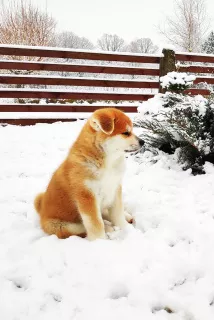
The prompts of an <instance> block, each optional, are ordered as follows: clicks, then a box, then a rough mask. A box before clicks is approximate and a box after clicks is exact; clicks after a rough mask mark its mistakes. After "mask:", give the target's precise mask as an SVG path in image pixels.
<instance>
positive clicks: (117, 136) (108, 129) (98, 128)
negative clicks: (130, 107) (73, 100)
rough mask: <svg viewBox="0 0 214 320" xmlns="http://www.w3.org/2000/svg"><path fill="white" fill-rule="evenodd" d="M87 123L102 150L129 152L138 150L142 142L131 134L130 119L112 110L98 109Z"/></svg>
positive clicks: (120, 112) (118, 111)
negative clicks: (99, 142) (97, 138)
mask: <svg viewBox="0 0 214 320" xmlns="http://www.w3.org/2000/svg"><path fill="white" fill-rule="evenodd" d="M89 123H90V126H91V128H92V129H93V131H94V133H95V134H96V135H98V136H99V139H100V141H101V144H102V146H103V148H104V149H106V150H108V151H111V152H117V151H118V152H124V151H126V152H131V151H137V150H139V149H140V148H141V147H142V146H143V145H144V141H143V140H142V139H140V138H138V137H137V136H136V135H135V134H134V133H133V125H132V121H131V119H130V118H129V117H128V116H127V115H126V114H125V113H123V112H122V111H120V110H117V109H114V108H106V109H100V110H97V111H95V112H94V113H93V115H92V116H91V118H90V119H89Z"/></svg>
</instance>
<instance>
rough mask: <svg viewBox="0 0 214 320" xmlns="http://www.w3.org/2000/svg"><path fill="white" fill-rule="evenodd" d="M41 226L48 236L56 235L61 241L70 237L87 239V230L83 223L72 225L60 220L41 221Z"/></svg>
mask: <svg viewBox="0 0 214 320" xmlns="http://www.w3.org/2000/svg"><path fill="white" fill-rule="evenodd" d="M41 226H42V228H43V230H44V231H45V232H46V233H48V234H55V235H56V236H57V237H58V238H60V239H65V238H68V237H70V236H74V235H76V236H79V237H83V238H84V237H86V230H85V227H84V225H83V224H82V223H72V222H67V221H63V220H59V219H41Z"/></svg>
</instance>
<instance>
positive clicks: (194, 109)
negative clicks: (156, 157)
mask: <svg viewBox="0 0 214 320" xmlns="http://www.w3.org/2000/svg"><path fill="white" fill-rule="evenodd" d="M138 112H139V114H138V116H137V117H136V119H135V124H136V125H137V126H139V127H141V128H143V129H145V130H146V132H145V131H144V137H145V138H146V140H147V146H149V147H155V148H158V149H160V150H163V151H166V152H168V153H174V152H175V151H176V150H177V151H178V152H177V154H178V156H179V161H181V162H182V163H185V168H190V167H191V168H192V170H193V173H194V174H196V173H202V172H204V171H203V167H202V166H203V164H204V162H205V161H210V162H212V163H214V104H213V101H212V100H208V99H205V98H204V97H202V96H200V95H198V96H195V97H191V96H188V95H182V94H177V93H171V92H166V93H165V94H158V95H156V96H155V97H154V98H152V99H149V100H148V101H146V102H144V103H142V104H141V105H140V106H139V108H138Z"/></svg>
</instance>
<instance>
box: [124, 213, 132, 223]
mask: <svg viewBox="0 0 214 320" xmlns="http://www.w3.org/2000/svg"><path fill="white" fill-rule="evenodd" d="M124 214H125V218H126V221H127V222H128V223H131V224H134V223H135V220H134V217H133V216H132V215H131V214H130V213H128V212H127V211H124Z"/></svg>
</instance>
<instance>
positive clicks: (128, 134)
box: [122, 131, 131, 137]
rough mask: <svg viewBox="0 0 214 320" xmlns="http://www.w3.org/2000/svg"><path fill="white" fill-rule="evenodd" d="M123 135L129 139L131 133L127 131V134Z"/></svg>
mask: <svg viewBox="0 0 214 320" xmlns="http://www.w3.org/2000/svg"><path fill="white" fill-rule="evenodd" d="M122 135H124V136H127V137H129V136H130V135H131V133H130V132H128V131H126V132H122Z"/></svg>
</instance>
